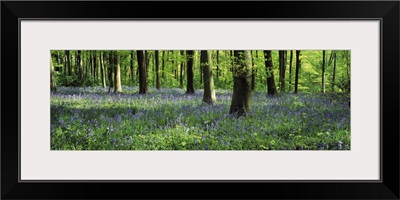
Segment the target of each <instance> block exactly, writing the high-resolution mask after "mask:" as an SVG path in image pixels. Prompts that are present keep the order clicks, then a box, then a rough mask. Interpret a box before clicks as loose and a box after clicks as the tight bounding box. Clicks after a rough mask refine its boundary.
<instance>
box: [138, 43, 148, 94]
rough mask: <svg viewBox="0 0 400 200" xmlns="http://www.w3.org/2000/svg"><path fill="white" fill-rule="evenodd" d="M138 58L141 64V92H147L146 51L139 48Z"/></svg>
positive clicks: (139, 64)
mask: <svg viewBox="0 0 400 200" xmlns="http://www.w3.org/2000/svg"><path fill="white" fill-rule="evenodd" d="M136 53H137V59H138V66H139V94H147V92H148V91H147V78H146V74H147V73H146V58H145V51H143V50H137V51H136Z"/></svg>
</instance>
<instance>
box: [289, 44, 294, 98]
mask: <svg viewBox="0 0 400 200" xmlns="http://www.w3.org/2000/svg"><path fill="white" fill-rule="evenodd" d="M292 62H293V50H290V64H289V91H290V90H291V89H292V88H291V87H292Z"/></svg>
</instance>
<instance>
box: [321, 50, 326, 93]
mask: <svg viewBox="0 0 400 200" xmlns="http://www.w3.org/2000/svg"><path fill="white" fill-rule="evenodd" d="M321 84H322V85H321V92H322V93H325V50H323V51H322V81H321Z"/></svg>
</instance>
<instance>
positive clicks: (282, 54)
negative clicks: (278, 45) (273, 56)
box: [279, 50, 286, 92]
mask: <svg viewBox="0 0 400 200" xmlns="http://www.w3.org/2000/svg"><path fill="white" fill-rule="evenodd" d="M285 74H286V51H282V50H280V51H279V90H280V91H281V92H284V91H285Z"/></svg>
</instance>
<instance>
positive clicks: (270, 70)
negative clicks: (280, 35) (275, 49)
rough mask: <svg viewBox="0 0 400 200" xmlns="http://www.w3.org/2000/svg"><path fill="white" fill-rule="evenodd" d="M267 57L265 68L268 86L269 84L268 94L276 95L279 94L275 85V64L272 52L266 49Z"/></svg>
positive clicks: (265, 56) (265, 55)
mask: <svg viewBox="0 0 400 200" xmlns="http://www.w3.org/2000/svg"><path fill="white" fill-rule="evenodd" d="M264 58H265V68H266V71H267V86H268V95H272V96H275V95H277V94H278V92H277V91H276V86H275V78H274V66H273V63H272V53H271V51H270V50H265V51H264Z"/></svg>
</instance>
